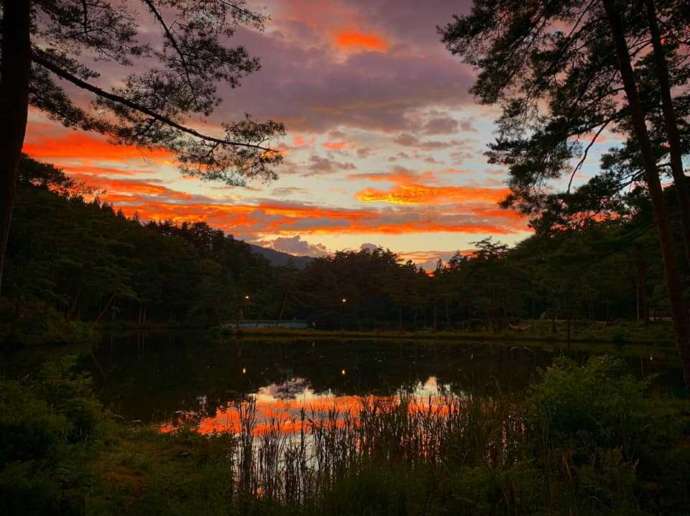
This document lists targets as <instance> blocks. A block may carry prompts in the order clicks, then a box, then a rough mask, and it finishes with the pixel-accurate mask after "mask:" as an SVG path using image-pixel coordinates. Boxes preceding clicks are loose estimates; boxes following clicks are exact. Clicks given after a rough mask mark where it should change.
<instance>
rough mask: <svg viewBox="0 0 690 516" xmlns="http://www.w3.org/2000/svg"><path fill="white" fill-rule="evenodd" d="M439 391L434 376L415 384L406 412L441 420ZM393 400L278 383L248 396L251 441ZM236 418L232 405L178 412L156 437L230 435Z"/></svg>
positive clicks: (237, 425)
mask: <svg viewBox="0 0 690 516" xmlns="http://www.w3.org/2000/svg"><path fill="white" fill-rule="evenodd" d="M442 392H443V388H442V387H439V386H438V384H437V381H436V378H435V377H433V376H432V377H429V379H427V381H426V382H424V383H423V384H422V383H419V384H418V385H417V387H416V388H415V389H414V390H412V392H407V393H406V394H407V395H408V396H409V402H408V411H410V412H411V413H414V412H422V411H433V412H434V413H435V414H438V415H446V414H447V412H448V410H449V407H448V404H447V403H444V401H445V399H446V398H445V397H444V396H443V394H442ZM400 394H402V393H398V394H396V395H394V396H375V395H366V396H339V395H334V394H332V393H330V392H329V393H320V394H317V393H314V391H313V390H312V389H311V388H309V387H308V386H307V385H306V383H305V381H304V380H302V379H292V380H289V381H288V382H285V383H284V384H280V385H276V384H273V385H269V386H266V387H262V388H261V389H259V391H258V392H256V393H255V394H253V395H251V398H252V399H253V401H254V404H255V413H254V417H255V423H254V424H253V427H252V428H253V434H254V436H261V435H265V434H267V433H269V432H275V431H276V430H277V431H279V432H280V433H281V434H284V435H290V434H295V433H299V432H300V431H302V430H305V425H306V426H308V425H311V424H312V422H318V421H327V422H329V424H335V425H336V426H340V425H343V424H344V423H345V418H346V417H349V418H353V419H357V418H358V416H359V414H360V412H361V411H362V409H363V407H365V406H370V407H371V406H373V405H375V404H388V403H396V402H398V401H399V399H400ZM242 422H243V421H242V416H241V414H240V410H239V408H238V405H237V404H229V405H228V406H226V407H221V408H218V409H216V410H215V413H214V414H212V415H203V414H200V413H199V412H195V411H188V412H180V413H178V414H177V417H176V418H175V419H174V420H172V421H168V422H165V423H163V424H161V425H160V426H159V431H160V432H162V433H170V432H174V431H176V430H178V429H180V428H182V427H185V426H186V427H189V428H191V429H192V430H193V431H195V432H198V433H200V434H202V435H210V434H218V433H232V434H239V433H240V432H241V430H242Z"/></svg>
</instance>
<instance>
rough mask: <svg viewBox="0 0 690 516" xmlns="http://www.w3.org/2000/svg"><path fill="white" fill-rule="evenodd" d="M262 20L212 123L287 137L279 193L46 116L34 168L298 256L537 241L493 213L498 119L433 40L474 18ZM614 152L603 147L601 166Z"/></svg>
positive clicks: (435, 8)
mask: <svg viewBox="0 0 690 516" xmlns="http://www.w3.org/2000/svg"><path fill="white" fill-rule="evenodd" d="M251 5H253V6H254V7H261V6H263V5H265V8H264V9H265V10H266V11H267V12H268V13H269V14H270V16H271V20H270V21H269V23H268V24H267V26H266V29H265V31H264V32H263V33H261V32H257V31H254V30H249V29H241V30H240V31H239V32H238V34H237V36H236V39H235V42H236V43H238V44H243V45H245V46H246V47H247V49H248V50H249V52H250V53H251V54H252V55H254V56H257V57H259V58H260V59H261V62H262V65H263V67H262V69H261V70H260V71H259V72H257V73H255V74H253V75H252V76H250V77H249V78H247V79H245V80H244V81H243V83H242V86H241V87H240V88H239V89H236V90H230V91H228V92H227V94H226V95H224V97H225V102H224V103H223V104H222V105H221V107H220V108H219V110H218V111H217V112H216V113H215V114H214V116H213V117H212V120H211V122H212V124H213V123H218V122H220V121H222V120H229V119H234V118H237V117H238V116H242V114H243V113H245V112H248V113H251V114H252V115H253V116H254V117H255V118H257V119H265V118H271V119H274V120H278V121H281V122H284V123H285V125H286V127H287V131H288V134H287V136H286V137H285V139H284V140H283V141H281V142H279V145H280V148H281V149H282V150H283V151H284V153H285V155H286V162H285V164H284V165H283V166H281V167H280V168H279V169H278V170H277V172H278V174H279V176H280V177H279V179H278V180H277V181H274V182H272V183H269V184H264V183H260V182H258V183H252V184H249V185H248V186H247V187H246V188H238V187H228V186H224V185H222V184H217V183H208V182H202V181H200V180H198V179H190V178H185V177H183V176H182V175H180V174H179V173H178V172H177V170H176V168H175V163H174V162H173V161H172V160H171V158H170V156H169V155H167V154H166V153H165V152H162V151H146V150H142V149H136V148H124V147H117V146H113V145H110V144H109V143H107V141H106V140H105V139H102V138H100V137H99V136H97V135H94V134H87V133H82V132H77V131H73V130H68V129H64V128H62V127H60V126H59V125H57V124H55V123H53V122H51V121H49V120H48V119H47V118H45V116H44V115H42V114H41V113H39V112H37V111H33V112H32V113H31V115H30V117H31V121H30V125H29V131H28V135H27V143H26V146H25V152H27V153H28V154H30V155H32V156H33V157H35V158H37V159H40V160H44V161H48V162H52V163H55V164H57V165H58V166H60V167H62V168H64V169H65V170H66V171H67V172H69V173H70V174H72V175H74V176H76V177H77V178H78V179H79V180H81V181H83V182H85V183H87V184H89V185H92V186H95V187H97V188H98V189H99V190H102V191H104V192H105V193H103V194H101V198H102V199H103V200H106V201H108V202H110V203H113V204H114V205H115V206H116V207H117V208H121V209H122V210H123V211H125V213H127V214H128V215H132V214H134V213H135V212H136V213H138V214H139V216H140V217H141V218H142V219H144V220H147V219H171V220H174V221H182V220H204V221H207V222H208V223H209V224H211V225H212V226H215V227H218V228H221V229H223V230H224V231H226V232H227V233H229V234H233V235H234V236H235V237H237V238H241V239H245V240H247V241H250V242H254V243H258V244H260V245H264V246H267V247H273V248H275V249H278V250H281V251H285V252H288V253H292V254H305V255H314V256H315V255H321V254H324V253H327V252H331V251H334V250H338V249H346V248H347V249H359V248H360V246H361V245H362V244H375V245H380V246H383V247H386V248H390V249H391V250H393V251H396V252H399V253H400V254H401V255H402V256H403V257H405V258H412V259H413V260H415V261H416V262H417V263H418V264H420V265H421V264H425V265H426V266H427V267H428V266H430V264H432V263H434V262H435V261H436V259H438V258H439V257H440V258H443V259H445V258H448V257H449V256H450V255H452V253H453V252H454V251H456V250H458V249H468V248H471V247H472V244H471V242H473V241H476V240H480V239H482V238H485V237H487V236H490V235H493V236H495V237H496V238H498V239H499V240H501V241H504V242H506V243H514V242H516V241H518V240H520V239H523V238H525V237H526V236H528V235H529V233H528V230H527V227H526V221H525V220H524V219H523V218H521V217H520V216H519V215H517V214H516V213H513V212H510V211H505V210H501V209H499V208H498V207H497V206H496V203H497V201H499V200H500V199H501V198H503V196H504V195H505V194H506V188H505V180H506V174H505V171H504V170H502V169H500V168H496V167H492V166H489V165H487V164H486V160H485V157H484V156H483V152H484V150H485V148H486V145H487V143H488V142H490V141H491V140H492V133H493V130H494V126H493V121H494V120H495V118H496V116H497V111H496V110H495V109H494V108H491V107H488V106H480V105H479V104H478V103H477V102H476V100H475V99H474V98H473V97H472V96H471V95H470V94H469V93H468V89H469V87H470V86H471V84H472V82H473V73H474V72H473V71H472V70H471V69H470V68H468V67H467V66H465V65H463V64H461V63H460V62H459V61H458V60H457V59H455V58H453V57H452V56H451V55H450V54H449V53H448V52H447V50H446V49H445V48H444V47H443V45H442V44H441V43H440V41H439V35H438V34H437V31H436V26H437V25H442V24H445V23H446V22H448V21H449V20H450V19H451V17H452V14H453V13H458V14H460V13H463V12H464V11H465V10H466V9H467V7H466V5H467V3H466V2H464V3H463V2H457V1H443V0H434V1H427V2H423V3H422V2H417V1H414V0H339V1H333V2H323V1H310V0H274V1H271V2H264V3H254V4H251ZM211 130H212V129H211ZM607 146H608V144H607V141H606V139H604V140H603V142H602V143H601V144H597V145H596V146H595V149H594V151H595V152H593V153H591V154H592V159H591V160H590V163H593V164H594V165H596V156H597V154H598V153H599V152H600V151H601V149H603V148H606V147H607ZM588 166H591V165H588ZM587 171H588V169H587V168H586V169H585V173H584V174H583V178H586V175H587Z"/></svg>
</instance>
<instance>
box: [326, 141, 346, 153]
mask: <svg viewBox="0 0 690 516" xmlns="http://www.w3.org/2000/svg"><path fill="white" fill-rule="evenodd" d="M323 146H324V147H325V148H326V149H328V150H332V151H339V150H343V149H345V148H346V147H347V146H348V143H347V142H326V143H324V144H323Z"/></svg>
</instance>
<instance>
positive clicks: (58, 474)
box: [0, 360, 107, 515]
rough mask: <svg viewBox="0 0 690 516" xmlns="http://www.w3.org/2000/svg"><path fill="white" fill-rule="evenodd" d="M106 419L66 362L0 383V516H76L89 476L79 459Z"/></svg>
mask: <svg viewBox="0 0 690 516" xmlns="http://www.w3.org/2000/svg"><path fill="white" fill-rule="evenodd" d="M106 426H107V419H106V418H105V417H104V415H103V411H102V408H101V406H100V404H99V403H98V401H96V399H95V398H94V396H93V393H92V392H91V390H90V387H89V383H88V381H87V380H86V379H85V378H84V377H81V376H79V375H77V374H75V373H74V372H73V368H72V362H71V361H70V360H64V361H62V362H58V363H53V364H47V365H46V366H45V367H44V368H43V369H42V370H41V371H40V372H38V373H37V374H36V375H35V376H32V377H30V378H29V379H27V380H25V381H23V382H21V383H20V382H18V381H12V380H0V513H2V514H8V515H12V514H73V513H74V514H78V513H81V507H82V504H83V493H84V492H85V490H86V489H88V486H89V485H90V482H91V479H90V478H89V477H90V475H89V474H88V472H87V471H86V469H85V467H84V462H83V457H84V456H85V455H88V454H92V453H93V448H94V446H95V444H96V443H97V442H98V441H99V440H100V439H101V438H102V436H103V435H104V434H105V432H106V430H105V428H106Z"/></svg>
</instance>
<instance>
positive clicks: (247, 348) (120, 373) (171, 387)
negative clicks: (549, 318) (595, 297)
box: [85, 332, 682, 433]
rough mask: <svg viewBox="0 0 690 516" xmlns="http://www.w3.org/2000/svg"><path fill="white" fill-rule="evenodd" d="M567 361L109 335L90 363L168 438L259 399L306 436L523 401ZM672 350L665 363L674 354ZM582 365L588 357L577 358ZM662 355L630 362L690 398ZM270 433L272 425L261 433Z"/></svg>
mask: <svg viewBox="0 0 690 516" xmlns="http://www.w3.org/2000/svg"><path fill="white" fill-rule="evenodd" d="M559 354H560V352H555V351H546V350H543V349H540V348H538V347H527V346H524V345H522V344H499V343H491V342H478V343H468V342H448V341H431V340H423V341H422V340H420V341H416V342H415V341H410V340H404V341H397V340H392V339H381V340H368V339H349V340H348V339H333V338H331V339H305V338H280V339H278V338H252V337H242V338H234V337H225V338H217V337H211V336H209V335H208V334H206V333H199V332H175V333H148V334H146V333H138V334H130V335H120V336H116V335H111V336H108V337H106V338H105V339H104V341H103V343H102V344H101V345H100V346H99V347H98V348H97V349H96V350H95V352H94V354H93V355H88V356H87V358H85V364H86V366H87V367H88V368H89V369H90V371H91V373H92V375H93V378H94V384H95V387H96V391H97V393H98V396H99V397H100V399H101V400H102V401H103V402H104V404H105V405H106V406H107V407H108V408H110V409H111V410H112V411H113V412H114V413H116V414H118V415H120V416H122V417H123V418H125V419H127V420H137V421H140V422H142V423H144V424H147V425H154V426H155V427H157V428H159V429H160V430H161V431H163V432H167V431H171V430H174V429H176V428H178V427H179V426H180V425H187V426H190V427H191V428H192V429H194V430H196V431H198V432H200V433H215V432H233V433H234V432H237V431H238V429H239V428H238V427H239V424H240V421H239V416H238V407H239V405H238V404H239V403H240V402H243V401H245V402H246V401H247V400H252V403H254V404H255V407H256V415H257V431H259V432H260V431H261V429H262V427H266V426H267V425H268V424H269V421H273V423H275V422H278V424H279V425H280V427H281V429H282V431H284V432H287V433H289V432H290V431H292V430H291V429H293V428H297V425H295V421H296V420H297V419H299V418H300V414H301V413H302V410H304V411H305V412H306V413H307V416H308V417H319V416H323V415H325V414H327V413H328V411H330V410H333V409H335V410H337V411H340V412H345V411H348V412H354V413H356V412H357V411H358V410H359V407H360V406H361V404H362V401H363V400H367V399H369V400H371V399H388V398H391V397H399V396H401V395H402V396H406V397H410V398H412V399H414V400H417V402H421V403H434V402H435V400H438V399H441V398H443V397H444V396H447V395H453V396H461V397H463V396H468V395H472V396H476V397H492V396H496V395H515V396H520V395H521V394H522V393H523V392H524V391H525V389H527V387H528V386H529V385H530V383H532V382H534V381H535V380H536V379H537V378H538V376H539V370H540V369H541V368H544V367H546V366H548V365H549V364H550V363H551V362H552V361H553V360H554V358H555V357H556V356H558V355H559ZM668 354H669V353H668V350H666V355H668ZM570 356H571V357H572V358H574V359H575V360H577V361H580V362H583V361H584V360H586V358H587V354H586V353H582V352H580V353H571V354H570ZM662 356H663V354H659V355H657V356H655V355H654V354H651V355H649V356H647V355H646V354H645V355H644V356H640V357H636V358H628V359H626V360H627V361H628V362H629V365H630V368H631V371H632V372H633V373H635V374H636V375H638V376H645V377H650V378H651V379H652V380H653V384H654V385H655V387H656V388H657V389H663V390H666V391H670V392H675V391H680V390H681V389H682V376H681V372H680V369H679V368H678V366H677V364H675V363H669V361H668V360H664V359H663V358H662ZM262 425H263V426H262Z"/></svg>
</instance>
